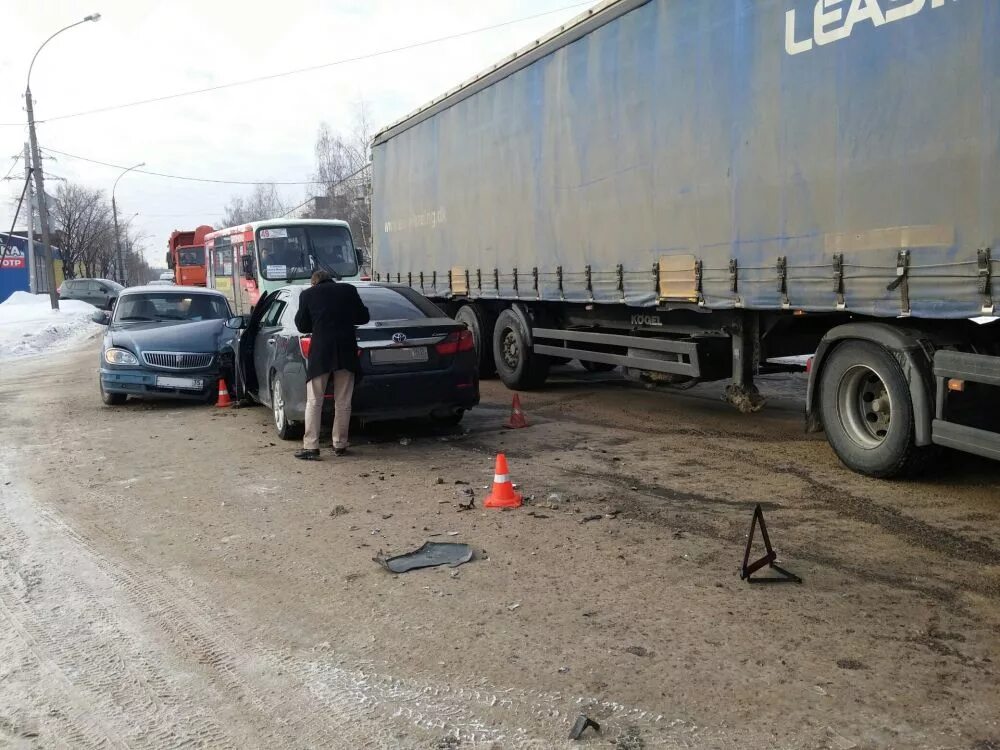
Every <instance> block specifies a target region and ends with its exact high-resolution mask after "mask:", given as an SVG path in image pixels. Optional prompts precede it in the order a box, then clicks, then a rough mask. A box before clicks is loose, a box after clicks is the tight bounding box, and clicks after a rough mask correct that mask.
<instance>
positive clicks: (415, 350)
mask: <svg viewBox="0 0 1000 750" xmlns="http://www.w3.org/2000/svg"><path fill="white" fill-rule="evenodd" d="M371 355H372V364H373V365H405V364H410V363H412V362H426V361H427V347H426V346H403V347H399V348H398V349H372V350H371Z"/></svg>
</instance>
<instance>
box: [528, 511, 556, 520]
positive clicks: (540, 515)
mask: <svg viewBox="0 0 1000 750" xmlns="http://www.w3.org/2000/svg"><path fill="white" fill-rule="evenodd" d="M528 515H529V516H531V517H532V518H551V517H552V516H547V515H545V514H544V513H539V512H538V511H536V510H529V511H528Z"/></svg>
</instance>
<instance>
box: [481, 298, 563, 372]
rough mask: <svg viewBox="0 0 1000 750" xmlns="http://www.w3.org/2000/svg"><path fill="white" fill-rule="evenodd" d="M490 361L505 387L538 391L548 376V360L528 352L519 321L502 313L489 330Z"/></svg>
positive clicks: (514, 314) (550, 362) (519, 319)
mask: <svg viewBox="0 0 1000 750" xmlns="http://www.w3.org/2000/svg"><path fill="white" fill-rule="evenodd" d="M493 360H494V361H495V362H496V368H497V374H498V375H499V376H500V380H502V381H503V384H504V385H505V386H507V387H508V388H511V389H513V390H518V391H528V390H532V389H534V388H539V387H541V386H542V385H543V384H544V383H545V379H546V378H547V377H548V376H549V366H550V365H551V364H552V360H550V359H549V358H548V357H544V356H540V355H538V354H535V353H534V352H532V351H531V346H530V345H529V344H528V336H527V333H526V332H525V331H524V329H523V323H522V322H521V318H520V317H519V316H518V315H517V313H515V312H514V311H513V310H504V311H503V312H502V313H500V315H499V316H498V317H497V322H496V326H495V327H494V329H493Z"/></svg>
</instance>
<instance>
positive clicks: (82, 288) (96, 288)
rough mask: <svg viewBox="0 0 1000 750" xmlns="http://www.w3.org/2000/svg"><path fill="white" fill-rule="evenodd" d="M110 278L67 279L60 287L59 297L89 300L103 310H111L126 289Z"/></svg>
mask: <svg viewBox="0 0 1000 750" xmlns="http://www.w3.org/2000/svg"><path fill="white" fill-rule="evenodd" d="M124 288H125V287H123V286H122V285H121V284H119V283H118V282H117V281H111V280H110V279H66V280H65V281H64V282H63V283H62V284H61V285H60V286H59V289H58V292H59V299H76V300H81V301H82V302H89V303H90V304H92V305H93V306H94V307H98V308H100V309H101V310H110V309H111V308H112V307H114V305H115V300H116V299H118V294H119V293H120V292H121V290H122V289H124Z"/></svg>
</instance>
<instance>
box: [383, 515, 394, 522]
mask: <svg viewBox="0 0 1000 750" xmlns="http://www.w3.org/2000/svg"><path fill="white" fill-rule="evenodd" d="M390 518H392V513H383V514H382V520H383V521H388V520H389V519H390Z"/></svg>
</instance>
